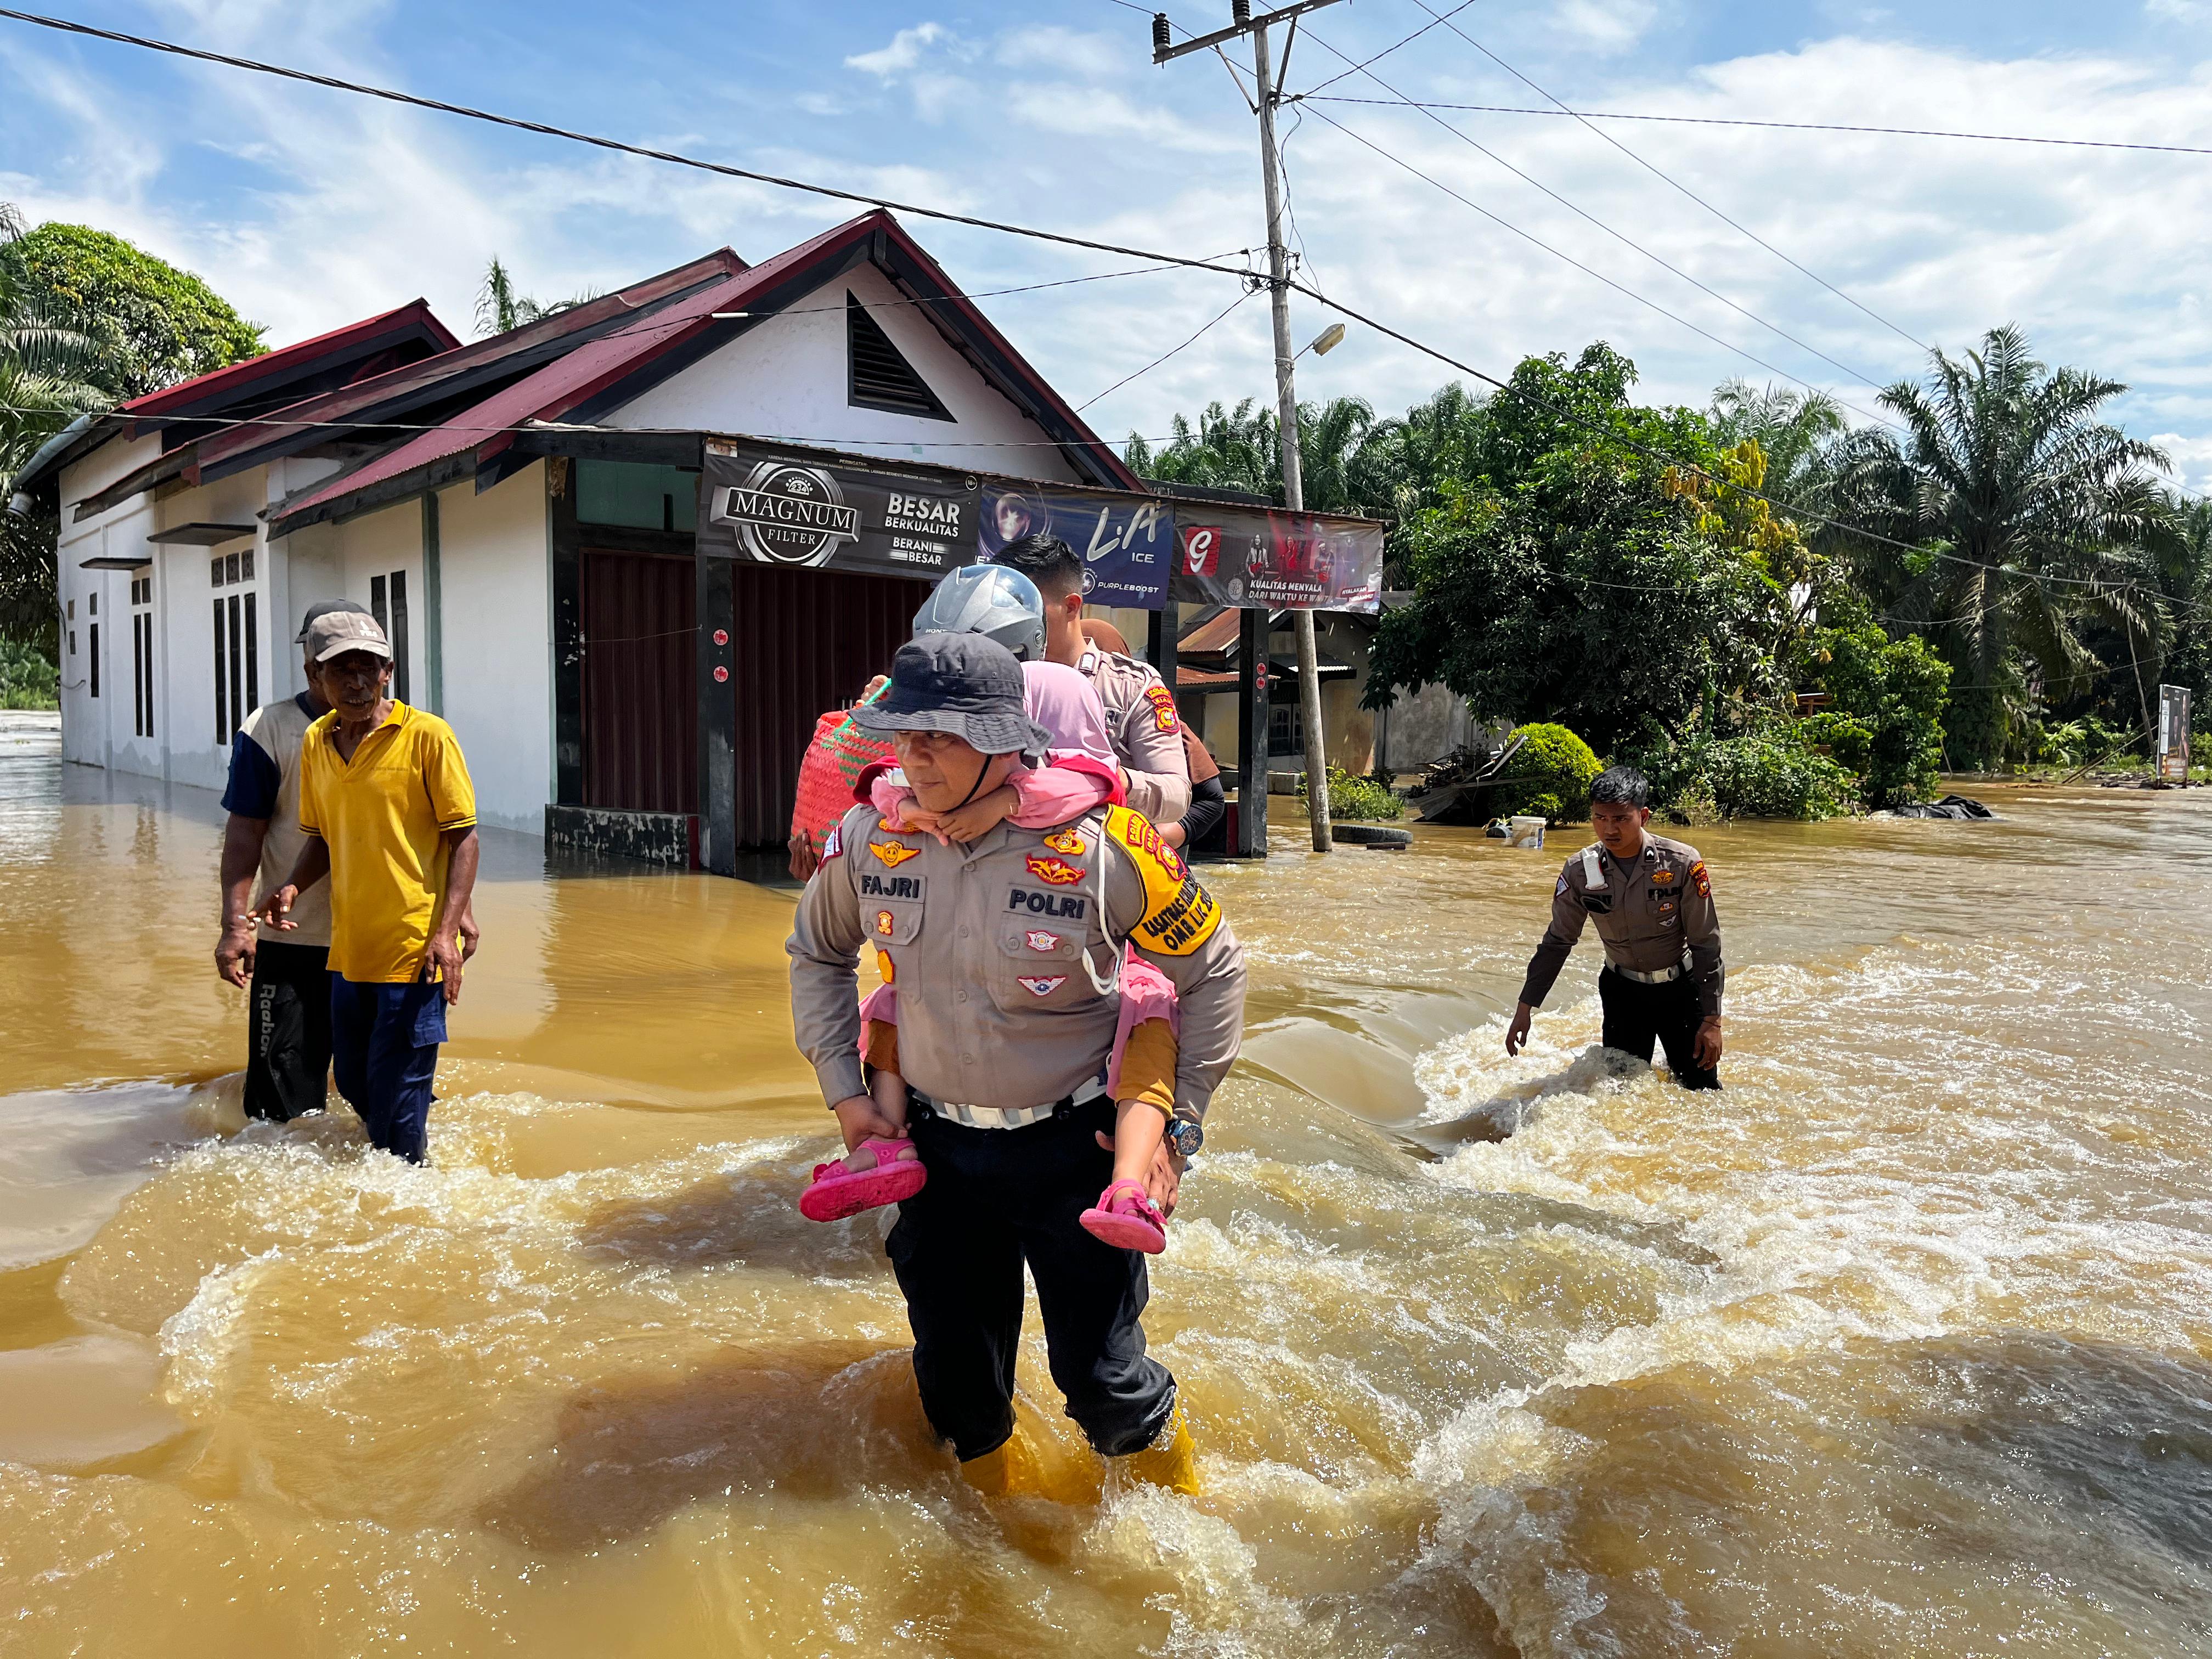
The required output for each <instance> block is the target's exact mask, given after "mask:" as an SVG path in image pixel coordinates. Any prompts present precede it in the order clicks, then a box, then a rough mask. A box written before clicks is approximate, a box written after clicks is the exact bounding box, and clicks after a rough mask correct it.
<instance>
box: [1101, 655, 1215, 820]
mask: <svg viewBox="0 0 2212 1659" xmlns="http://www.w3.org/2000/svg"><path fill="white" fill-rule="evenodd" d="M1076 668H1077V670H1078V671H1079V672H1080V673H1081V674H1082V675H1083V677H1084V678H1085V679H1087V680H1089V681H1090V682H1091V684H1092V686H1093V687H1095V688H1096V689H1097V692H1098V701H1099V702H1102V703H1103V704H1104V705H1105V706H1106V730H1107V732H1108V734H1109V736H1111V737H1112V738H1113V739H1114V752H1115V754H1116V755H1118V756H1120V757H1121V769H1122V770H1123V771H1124V772H1125V773H1127V781H1128V794H1129V805H1131V806H1133V807H1134V808H1135V809H1136V810H1137V811H1139V812H1142V813H1143V814H1144V815H1145V816H1146V817H1148V818H1150V819H1152V822H1153V823H1182V818H1183V814H1184V813H1186V812H1188V811H1190V757H1188V755H1186V754H1184V752H1183V747H1182V720H1180V719H1179V718H1178V717H1177V716H1176V706H1175V694H1174V693H1173V692H1171V691H1170V690H1168V688H1167V683H1166V682H1165V681H1164V680H1163V679H1161V678H1160V674H1159V670H1158V669H1157V668H1154V667H1153V666H1152V665H1151V664H1150V663H1143V662H1139V661H1138V660H1137V659H1135V658H1134V657H1124V656H1121V654H1119V653H1115V652H1112V651H1101V650H1100V649H1099V648H1098V647H1097V646H1095V645H1094V646H1089V647H1085V650H1084V653H1083V655H1082V657H1081V658H1080V659H1079V660H1078V661H1077V663H1076Z"/></svg>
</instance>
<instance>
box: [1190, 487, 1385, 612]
mask: <svg viewBox="0 0 2212 1659" xmlns="http://www.w3.org/2000/svg"><path fill="white" fill-rule="evenodd" d="M1176 537H1177V540H1178V543H1179V546H1180V556H1179V558H1178V559H1177V561H1176V575H1175V586H1174V592H1175V597H1176V599H1188V600H1191V601H1194V602H1195V603H1198V604H1202V605H1236V606H1239V607H1241V608H1243V609H1247V610H1260V609H1263V608H1264V609H1267V610H1270V611H1364V612H1365V613H1367V614H1368V615H1370V616H1372V615H1373V614H1374V613H1375V612H1376V611H1378V610H1380V609H1381V608H1382V603H1383V526H1381V525H1379V524H1376V523H1374V522H1373V521H1371V520H1365V519H1337V518H1328V517H1324V516H1322V515H1321V514H1318V513H1289V512H1281V511H1277V510H1275V509H1273V508H1268V507H1228V506H1219V507H1217V506H1213V505H1212V504H1210V503H1208V502H1205V501H1178V502H1177V503H1176Z"/></svg>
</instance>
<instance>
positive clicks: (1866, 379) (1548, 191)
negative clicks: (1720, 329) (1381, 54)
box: [1307, 19, 1917, 425]
mask: <svg viewBox="0 0 2212 1659" xmlns="http://www.w3.org/2000/svg"><path fill="white" fill-rule="evenodd" d="M1438 21H1445V20H1443V19H1439V20H1438ZM1453 32H1454V33H1458V29H1457V27H1456V26H1453ZM1307 33H1308V34H1309V35H1310V36H1311V37H1312V39H1313V40H1314V41H1315V42H1316V44H1317V45H1319V46H1321V48H1322V50H1323V51H1324V52H1329V53H1330V54H1332V55H1333V56H1334V57H1336V58H1341V59H1343V61H1345V62H1346V63H1350V62H1351V59H1349V58H1345V55H1344V54H1343V53H1342V52H1339V51H1337V49H1336V48H1335V47H1334V46H1330V45H1329V43H1328V41H1326V40H1322V38H1321V36H1319V35H1318V34H1315V33H1313V31H1312V30H1310V29H1309V30H1308V31H1307ZM1465 38H1466V37H1465V36H1462V39H1465ZM1355 67H1356V68H1358V70H1360V72H1361V73H1363V74H1364V75H1366V76H1367V78H1368V79H1369V80H1370V81H1372V82H1375V84H1376V86H1378V87H1381V88H1383V90H1384V91H1385V92H1389V93H1392V94H1396V95H1397V96H1398V98H1399V100H1400V101H1401V103H1403V104H1405V105H1406V106H1407V107H1409V108H1413V109H1419V108H1420V106H1419V104H1417V103H1415V102H1414V101H1413V100H1412V99H1410V98H1407V97H1406V96H1405V95H1404V94H1402V93H1399V92H1398V89H1397V88H1395V87H1394V86H1392V85H1391V84H1390V83H1389V82H1387V81H1385V80H1384V79H1383V77H1382V76H1379V75H1376V73H1374V71H1372V70H1369V69H1367V67H1366V66H1365V65H1364V64H1359V65H1356V66H1355ZM1349 73H1351V71H1350V70H1346V74H1349ZM1336 78H1338V79H1341V78H1342V77H1341V76H1339V77H1336ZM1314 113H1315V114H1316V115H1318V116H1320V117H1321V118H1322V120H1324V121H1329V123H1330V125H1333V126H1336V127H1337V129H1338V131H1350V129H1348V128H1346V127H1343V126H1342V125H1340V124H1339V123H1337V122H1334V121H1333V120H1331V119H1330V118H1329V116H1328V114H1327V113H1326V112H1322V111H1320V110H1316V111H1315V112H1314ZM1421 113H1422V114H1424V115H1425V116H1427V117H1428V118H1429V119H1430V120H1431V121H1433V122H1435V123H1436V124H1437V125H1438V126H1440V127H1442V128H1443V130H1444V131H1446V132H1449V134H1451V136H1452V137H1455V138H1456V139H1458V140H1459V141H1460V142H1461V143H1463V144H1465V145H1467V146H1468V148H1470V149H1474V150H1475V151H1477V152H1478V153H1480V155H1484V156H1486V157H1488V158H1489V159H1490V160H1491V161H1495V162H1496V163H1497V164H1498V166H1500V167H1504V169H1505V170H1506V171H1507V172H1508V173H1511V174H1512V175H1513V176H1514V177H1515V178H1516V179H1520V180H1521V181H1522V183H1524V184H1527V185H1532V186H1534V188H1535V189H1537V190H1540V191H1543V193H1544V194H1545V195H1547V196H1548V197H1551V198H1552V199H1553V201H1555V202H1557V203H1558V204H1559V205H1560V206H1561V207H1563V208H1565V209H1566V210H1568V211H1569V212H1570V213H1572V214H1574V215H1576V216H1577V217H1579V218H1582V219H1585V220H1587V221H1589V223H1591V224H1593V225H1595V226H1596V227H1597V228H1599V229H1600V230H1601V231H1603V232H1604V233H1605V234H1607V235H1608V236H1610V237H1612V238H1613V240H1615V241H1617V242H1620V244H1622V245H1623V246H1626V247H1629V248H1632V249H1633V250H1634V251H1635V252H1638V253H1640V254H1642V255H1643V256H1644V258H1647V259H1649V260H1650V261H1651V262H1652V263H1653V264H1656V265H1657V266H1658V267H1659V268H1660V269H1661V270H1665V271H1667V272H1669V273H1670V274H1672V275H1674V276H1679V277H1680V278H1681V279H1682V281H1684V282H1686V283H1689V284H1690V285H1691V287H1692V288H1694V289H1698V290H1699V292H1700V293H1702V294H1705V295H1708V296H1709V297H1711V298H1712V299H1714V300H1717V301H1720V303H1721V304H1723V305H1724V306H1726V307H1728V308H1729V310H1731V311H1733V312H1735V313H1738V314H1739V315H1741V316H1743V317H1747V318H1748V319H1751V320H1752V321H1753V322H1754V323H1757V324H1758V325H1759V326H1760V327H1761V328H1764V329H1766V330H1768V331H1771V332H1772V333H1774V334H1777V335H1779V336H1780V337H1782V338H1783V339H1784V340H1787V341H1789V342H1790V344H1792V345H1794V346H1796V348H1797V349H1799V350H1801V351H1803V352H1806V353H1808V355H1810V356H1814V357H1818V358H1819V359H1820V361H1821V362H1824V363H1826V364H1828V365H1830V366H1831V367H1832V368H1838V369H1840V370H1842V371H1843V373H1844V374H1847V375H1849V376H1850V378H1851V379H1852V380H1855V381H1857V382H1858V383H1860V384H1861V385H1864V386H1874V385H1877V384H1879V382H1878V381H1877V380H1876V379H1875V376H1873V375H1871V374H1866V373H1865V372H1864V371H1863V370H1861V369H1857V368H1852V367H1851V366H1850V364H1849V363H1845V362H1838V360H1837V359H1835V358H1834V357H1832V356H1829V355H1828V354H1827V353H1826V352H1825V351H1823V350H1821V349H1820V348H1819V347H1818V346H1815V345H1813V344H1811V343H1808V342H1807V341H1804V340H1801V339H1799V338H1798V337H1797V336H1796V335H1795V334H1792V333H1791V332H1790V331H1789V330H1788V329H1785V328H1784V327H1782V326H1781V325H1779V324H1777V323H1771V322H1769V321H1768V320H1767V319H1765V318H1764V317H1762V316H1760V315H1759V313H1757V312H1755V311H1753V310H1751V309H1750V308H1749V307H1745V306H1741V305H1739V304H1737V303H1736V302H1735V301H1734V300H1731V299H1729V297H1728V295H1725V294H1723V293H1722V292H1720V291H1719V290H1718V289H1715V288H1713V287H1711V286H1710V285H1709V284H1707V283H1703V282H1700V281H1699V279H1698V278H1696V277H1695V276H1692V275H1690V273H1689V272H1688V271H1686V270H1682V269H1681V268H1680V266H1678V265H1675V264H1672V263H1670V262H1669V261H1668V260H1667V259H1665V258H1662V257H1661V256H1660V255H1658V254H1656V253H1654V252H1652V251H1651V250H1650V248H1648V247H1645V246H1644V245H1643V244H1642V243H1641V242H1638V241H1637V240H1635V239H1633V238H1632V237H1630V236H1628V235H1626V234H1624V233H1623V232H1621V231H1619V230H1616V229H1614V228H1613V227H1612V226H1611V225H1609V224H1607V223H1606V222H1605V221H1603V220H1602V219H1600V218H1598V217H1597V216H1595V214H1592V213H1589V212H1587V211H1585V210H1583V209H1582V208H1580V207H1577V205H1576V204H1574V203H1572V202H1571V201H1569V200H1568V199H1567V198H1566V197H1564V196H1562V195H1560V194H1559V191H1555V190H1553V188H1552V187H1551V186H1550V185H1547V184H1545V183H1543V182H1542V181H1541V179H1535V178H1533V177H1531V176H1530V175H1529V174H1528V173H1524V172H1523V171H1522V169H1521V168H1519V167H1516V166H1515V165H1514V164H1513V163H1512V162H1510V161H1507V160H1506V159H1505V158H1504V156H1502V155H1498V153H1497V152H1496V151H1495V150H1492V149H1488V148H1486V146H1484V145H1483V144H1481V143H1478V142H1477V141H1476V140H1475V139H1474V137H1471V136H1469V135H1468V134H1467V133H1465V132H1462V131H1460V130H1459V129H1458V128H1457V127H1455V126H1454V125H1452V124H1451V123H1450V122H1449V121H1447V120H1445V119H1444V118H1443V117H1442V116H1440V115H1437V113H1436V112H1434V111H1432V110H1425V109H1424V110H1421ZM1599 136H1600V137H1603V136H1604V135H1602V134H1600V135H1599ZM1612 142H1613V141H1612V140H1611V139H1607V143H1612ZM1624 153H1625V154H1631V155H1632V154H1633V152H1627V151H1624ZM1432 182H1433V181H1432ZM1670 182H1671V181H1670ZM1470 205H1472V204H1470ZM1708 338H1711V336H1708ZM1915 343H1916V344H1917V342H1915ZM1745 355H1746V356H1748V355H1749V354H1748V353H1746V354H1745ZM1752 361H1753V362H1759V359H1757V358H1753V359H1752ZM1761 367H1764V368H1771V367H1772V366H1771V364H1762V365H1761ZM1774 372H1775V373H1776V374H1780V373H1782V371H1781V370H1779V369H1775V370H1774ZM1789 378H1790V379H1792V380H1796V376H1795V375H1792V376H1790V377H1789ZM1797 383H1798V384H1799V385H1800V386H1807V385H1809V384H1810V382H1808V381H1805V380H1798V382H1797ZM1852 407H1854V408H1855V409H1856V406H1855V405H1854V406H1852ZM1856 412H1857V413H1858V414H1861V415H1864V416H1867V418H1868V419H1869V420H1872V421H1875V422H1878V423H1880V424H1884V425H1887V424H1888V423H1887V422H1884V421H1882V419H1881V416H1877V415H1874V414H1872V413H1870V412H1869V411H1868V410H1863V409H1856Z"/></svg>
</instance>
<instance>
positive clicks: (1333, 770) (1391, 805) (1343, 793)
mask: <svg viewBox="0 0 2212 1659" xmlns="http://www.w3.org/2000/svg"><path fill="white" fill-rule="evenodd" d="M1405 811H1406V803H1405V802H1404V801H1403V800H1401V799H1399V797H1398V794H1397V793H1396V792H1395V790H1393V789H1392V788H1391V787H1389V785H1388V784H1385V783H1379V782H1377V781H1376V780H1375V779H1373V778H1356V777H1354V776H1352V774H1351V773H1349V772H1347V771H1346V770H1345V769H1343V768H1342V767H1340V766H1332V767H1330V768H1329V769H1328V815H1329V816H1330V817H1332V818H1341V819H1343V820H1344V821H1345V822H1346V823H1356V822H1358V821H1359V820H1361V819H1370V820H1371V819H1375V818H1395V817H1401V816H1403V814H1404V812H1405Z"/></svg>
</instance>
